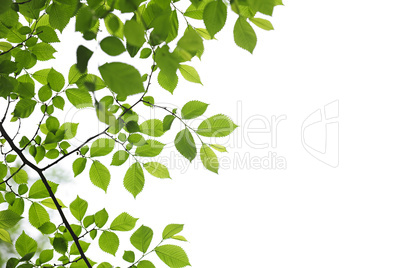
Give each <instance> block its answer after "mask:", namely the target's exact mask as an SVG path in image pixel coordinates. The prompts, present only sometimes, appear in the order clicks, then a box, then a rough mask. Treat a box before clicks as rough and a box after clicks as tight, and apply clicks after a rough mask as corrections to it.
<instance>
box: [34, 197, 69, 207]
mask: <svg viewBox="0 0 402 268" xmlns="http://www.w3.org/2000/svg"><path fill="white" fill-rule="evenodd" d="M56 200H57V202H58V203H59V205H60V206H61V208H66V206H65V205H64V204H63V202H61V200H60V199H58V198H56ZM40 202H41V204H42V205H44V206H46V207H48V208H51V209H57V206H56V204H55V203H54V202H53V199H52V198H47V199H44V200H42V201H40Z"/></svg>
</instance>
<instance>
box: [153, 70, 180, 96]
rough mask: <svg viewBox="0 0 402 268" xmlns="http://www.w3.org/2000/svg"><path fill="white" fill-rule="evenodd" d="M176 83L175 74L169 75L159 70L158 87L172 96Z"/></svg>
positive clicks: (177, 80)
mask: <svg viewBox="0 0 402 268" xmlns="http://www.w3.org/2000/svg"><path fill="white" fill-rule="evenodd" d="M178 82H179V77H178V76H177V74H176V73H173V74H169V73H167V72H164V71H162V70H161V71H160V72H159V74H158V83H159V85H160V86H161V87H163V88H164V89H166V90H167V91H169V92H170V93H172V94H173V91H174V90H175V88H176V87H177V84H178Z"/></svg>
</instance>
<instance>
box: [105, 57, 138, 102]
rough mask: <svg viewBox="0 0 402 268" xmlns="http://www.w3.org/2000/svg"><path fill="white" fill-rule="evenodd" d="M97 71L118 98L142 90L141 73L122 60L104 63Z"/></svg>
mask: <svg viewBox="0 0 402 268" xmlns="http://www.w3.org/2000/svg"><path fill="white" fill-rule="evenodd" d="M99 72H100V73H101V75H102V78H103V80H105V83H106V85H108V87H109V88H110V90H112V91H113V92H115V93H117V94H118V98H125V97H127V96H129V95H134V94H138V93H141V92H144V91H145V89H144V85H143V83H142V79H141V74H140V73H139V72H138V70H137V69H135V68H134V67H133V66H131V65H128V64H126V63H122V62H112V63H105V64H104V65H102V66H100V67H99Z"/></svg>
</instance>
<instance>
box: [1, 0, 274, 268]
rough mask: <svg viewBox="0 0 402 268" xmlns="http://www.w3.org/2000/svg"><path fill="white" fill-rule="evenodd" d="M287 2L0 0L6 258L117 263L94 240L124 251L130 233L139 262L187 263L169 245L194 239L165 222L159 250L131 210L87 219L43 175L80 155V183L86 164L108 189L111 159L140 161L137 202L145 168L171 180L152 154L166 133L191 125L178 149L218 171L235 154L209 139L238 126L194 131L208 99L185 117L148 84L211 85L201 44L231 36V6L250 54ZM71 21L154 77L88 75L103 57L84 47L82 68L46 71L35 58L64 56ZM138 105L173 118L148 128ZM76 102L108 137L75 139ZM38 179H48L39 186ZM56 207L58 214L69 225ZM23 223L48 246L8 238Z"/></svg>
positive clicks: (225, 121) (110, 68) (203, 126)
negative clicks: (202, 65)
mask: <svg viewBox="0 0 402 268" xmlns="http://www.w3.org/2000/svg"><path fill="white" fill-rule="evenodd" d="M281 4H282V2H281V0H231V1H230V2H227V1H223V0H190V1H186V0H174V1H171V0H150V1H145V0H86V1H84V0H82V1H81V0H0V39H1V40H0V103H1V104H0V107H1V108H2V110H3V112H4V115H3V116H2V119H1V121H0V150H1V157H2V158H0V160H1V161H0V180H1V181H0V203H2V204H1V207H0V209H1V210H0V239H1V240H2V241H4V242H6V243H10V244H13V245H14V248H15V250H16V252H17V253H18V256H13V257H10V256H8V257H7V258H8V260H7V267H10V268H14V267H24V268H25V267H52V266H63V267H73V268H74V267H92V266H94V265H97V267H112V266H113V265H112V264H110V263H107V262H102V256H91V258H89V256H87V254H86V251H87V249H88V248H89V247H90V246H91V247H95V245H94V244H96V243H95V242H94V241H95V239H97V241H98V242H97V244H98V245H99V248H100V249H101V250H103V251H104V252H106V253H109V254H111V255H114V256H115V255H116V252H117V250H118V248H119V245H120V240H121V239H124V238H125V237H126V236H125V235H121V234H124V232H129V233H130V234H131V235H130V236H129V240H130V242H131V244H132V248H131V249H130V250H126V251H125V252H124V255H123V256H117V257H119V258H120V257H121V258H122V259H123V260H125V261H126V262H128V263H129V266H130V267H138V268H145V267H148V268H149V267H155V266H154V265H153V263H152V262H151V260H145V258H146V257H149V256H148V255H149V254H150V253H155V254H154V256H155V257H159V259H160V260H161V261H163V262H164V263H165V264H166V265H167V266H169V267H171V268H180V267H185V266H188V265H190V262H189V259H188V257H187V255H186V253H185V251H184V250H183V249H182V247H180V246H178V245H175V244H171V243H170V242H169V241H174V240H176V241H178V242H179V243H180V242H183V241H187V240H186V239H185V238H184V237H183V236H182V235H179V233H180V232H181V231H182V230H183V225H182V224H170V225H168V226H166V228H165V229H164V230H163V233H162V240H161V241H160V243H159V244H157V245H156V246H155V247H150V245H151V242H152V241H153V239H154V232H153V230H152V229H151V228H150V227H147V226H144V225H142V226H140V227H138V228H136V222H137V220H138V219H137V218H135V217H133V216H132V215H130V214H129V213H127V212H121V214H120V215H118V216H117V217H115V218H109V214H108V212H107V211H106V210H105V209H103V210H100V211H98V212H90V211H91V204H90V203H88V202H87V201H86V200H84V199H83V198H81V197H79V196H76V198H75V200H74V201H73V202H71V203H70V204H66V205H65V203H64V202H63V201H62V200H60V199H58V198H57V197H56V193H57V190H58V187H59V184H58V183H56V182H52V181H50V180H49V179H48V178H47V177H46V175H45V171H48V170H51V169H53V168H56V167H57V166H58V165H60V164H61V163H63V160H65V159H67V158H70V159H71V158H74V157H76V159H75V160H74V162H73V165H72V171H73V173H74V176H78V175H80V174H82V173H83V172H84V170H85V169H89V178H90V180H91V182H92V183H93V185H94V186H96V187H99V188H100V189H102V190H103V191H104V192H107V190H108V188H109V186H110V182H111V177H112V175H111V174H110V172H109V169H108V165H107V164H105V163H104V158H103V157H105V156H108V155H112V154H113V160H112V162H111V163H110V165H114V166H120V165H123V164H124V163H125V162H126V161H127V160H128V159H131V160H132V162H133V163H132V164H131V165H130V166H129V168H128V169H127V171H126V173H125V176H124V179H123V185H124V187H125V188H126V189H127V191H128V192H129V193H131V194H132V195H133V197H134V198H136V197H137V196H138V195H139V194H140V193H141V191H142V190H143V188H144V185H145V175H144V169H145V170H146V171H147V173H149V174H150V175H152V176H154V177H156V178H161V179H165V178H170V174H169V170H168V168H167V167H166V166H165V165H163V164H161V163H159V162H157V161H154V160H153V159H150V158H151V157H155V156H158V155H159V154H160V153H161V152H162V151H163V150H164V146H165V144H163V143H162V142H160V141H158V140H157V138H159V137H161V136H163V135H164V134H165V133H166V132H168V131H171V126H172V124H173V122H175V121H177V122H179V123H180V124H181V125H182V126H183V129H181V130H180V131H179V132H178V133H177V134H176V135H175V139H174V144H175V147H176V149H177V151H178V152H179V153H180V154H181V155H182V156H183V157H185V158H186V159H188V161H190V162H191V161H192V160H194V159H195V158H196V157H197V155H198V156H199V157H200V159H201V161H202V163H203V165H204V166H205V168H207V169H208V170H210V171H212V172H215V173H218V170H219V161H218V157H217V156H216V153H215V151H217V152H226V148H225V147H224V146H222V145H219V144H209V143H208V139H209V138H211V137H225V136H228V135H229V134H231V133H232V132H233V131H234V130H235V129H236V127H237V125H236V124H235V123H234V122H232V120H231V119H230V118H229V117H227V116H225V115H222V114H217V115H213V116H210V117H208V118H207V119H205V120H203V121H202V122H201V123H200V124H199V126H198V127H197V128H192V127H190V123H189V122H190V121H189V120H192V119H195V118H199V117H200V116H201V115H203V114H204V113H205V112H206V110H207V108H208V104H206V103H204V102H201V101H198V100H191V101H189V102H187V103H186V104H185V105H184V106H183V107H182V109H180V112H177V109H170V108H168V107H164V106H160V105H158V104H156V101H155V99H154V97H152V96H150V95H149V93H150V91H151V90H150V85H151V81H152V79H154V76H157V81H158V83H159V84H160V86H161V87H163V88H164V89H166V90H167V91H168V92H170V93H172V94H173V92H174V90H175V88H176V87H177V85H178V73H180V75H181V76H182V77H183V78H184V79H186V80H188V81H189V82H193V83H199V84H202V83H201V78H200V76H199V74H198V72H197V71H196V69H195V68H194V67H192V66H191V65H190V62H191V60H192V59H193V58H194V57H198V58H200V59H201V56H202V54H203V52H204V41H205V40H211V39H214V38H215V36H216V35H217V34H218V33H219V32H220V31H221V30H222V28H223V27H224V26H225V24H226V21H227V17H228V10H231V11H232V12H234V14H235V15H236V16H237V20H236V22H235V25H234V29H233V35H234V41H235V43H236V44H237V45H238V46H239V47H241V48H243V49H245V50H247V51H249V52H250V53H252V52H253V50H254V48H255V46H256V43H257V37H256V34H255V32H254V30H253V27H252V26H251V24H254V25H255V26H258V27H260V28H262V29H264V30H272V29H273V28H272V24H271V23H270V22H269V21H268V20H266V19H265V18H261V16H264V15H268V16H271V15H272V12H273V8H274V6H276V5H281ZM179 22H180V23H179ZM182 22H183V23H182ZM69 23H73V24H74V25H75V31H76V32H79V33H81V35H82V38H83V40H84V44H85V42H91V41H98V42H99V47H100V49H101V50H102V51H103V52H104V53H105V54H107V55H109V56H111V57H115V56H118V55H127V56H128V57H131V58H134V60H132V61H131V62H134V63H135V64H137V63H139V62H140V61H144V62H148V63H149V67H148V70H149V71H148V72H147V73H141V72H140V71H139V69H138V68H137V67H136V66H137V65H135V66H134V65H132V64H128V63H125V62H119V61H113V62H104V63H102V65H100V66H99V68H98V70H99V73H89V72H88V66H89V64H90V63H91V59H92V56H93V53H94V52H93V51H92V50H91V49H89V48H88V47H87V46H86V45H79V46H78V47H77V50H76V56H77V59H76V64H74V65H73V66H71V68H70V70H69V72H68V74H63V73H61V72H59V71H57V70H56V69H55V68H53V67H52V66H51V65H50V64H49V65H48V66H47V67H48V68H44V69H43V68H40V67H38V66H42V64H37V63H39V62H46V61H49V60H51V59H54V58H55V57H56V56H57V54H56V49H55V47H57V46H56V45H55V44H56V43H58V42H60V40H63V39H62V38H61V37H62V34H63V30H64V29H65V28H66V26H67V25H68V24H69ZM250 23H251V24H250ZM179 25H180V27H179ZM101 32H103V33H105V32H106V33H107V36H106V37H102V34H101ZM99 96H102V98H100V99H99ZM140 104H144V105H146V106H149V107H150V109H162V110H164V111H165V112H166V116H165V117H164V118H161V119H157V118H151V119H148V120H145V121H142V122H141V121H140V120H139V118H140V116H139V114H137V112H136V108H137V106H138V105H140ZM70 106H72V107H74V109H81V108H87V107H91V108H93V110H94V114H96V116H97V118H98V120H99V121H100V122H101V123H103V124H104V125H105V127H104V130H103V131H100V132H99V133H97V134H96V135H93V136H88V137H86V141H85V142H83V143H81V144H80V145H78V146H74V145H73V143H72V142H71V140H72V139H73V138H74V137H75V136H76V135H77V132H78V131H79V129H80V126H79V123H80V122H62V121H61V120H62V118H64V117H63V115H62V114H63V111H64V112H65V110H66V107H70ZM60 114H61V115H60ZM36 120H37V122H36V123H35V127H34V128H33V131H32V133H30V132H28V131H27V133H20V130H21V125H23V124H32V122H35V121H36ZM11 133H13V134H11ZM77 155H78V157H77ZM32 174H33V175H32ZM36 176H38V177H39V179H37V180H35V179H33V178H35V177H36ZM50 210H55V211H57V213H58V214H59V216H60V217H61V220H62V223H61V224H57V222H58V220H57V219H54V218H53V217H52V216H51V213H49V211H50ZM23 218H27V219H28V221H27V222H29V224H30V225H31V226H32V227H33V228H34V229H36V232H37V233H38V234H43V235H45V236H47V237H48V240H49V241H50V243H46V244H45V245H43V243H42V242H41V243H38V241H37V240H35V239H34V238H33V237H30V236H29V235H28V234H27V233H30V232H26V231H22V232H21V231H18V234H17V235H16V237H15V238H14V235H11V236H10V233H13V232H12V230H13V227H14V226H16V225H17V224H19V223H21V222H23V221H21V220H22V219H23ZM73 222H76V223H78V224H74V223H73ZM4 242H3V243H4ZM42 247H45V248H42ZM135 251H137V252H135ZM7 254H8V253H7ZM138 254H139V255H138ZM138 256H140V257H138ZM2 258H4V256H2Z"/></svg>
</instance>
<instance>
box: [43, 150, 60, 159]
mask: <svg viewBox="0 0 402 268" xmlns="http://www.w3.org/2000/svg"><path fill="white" fill-rule="evenodd" d="M59 155H60V153H59V150H57V149H51V150H49V151H47V153H46V154H45V156H46V157H47V158H49V159H56V158H57V157H59Z"/></svg>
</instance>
